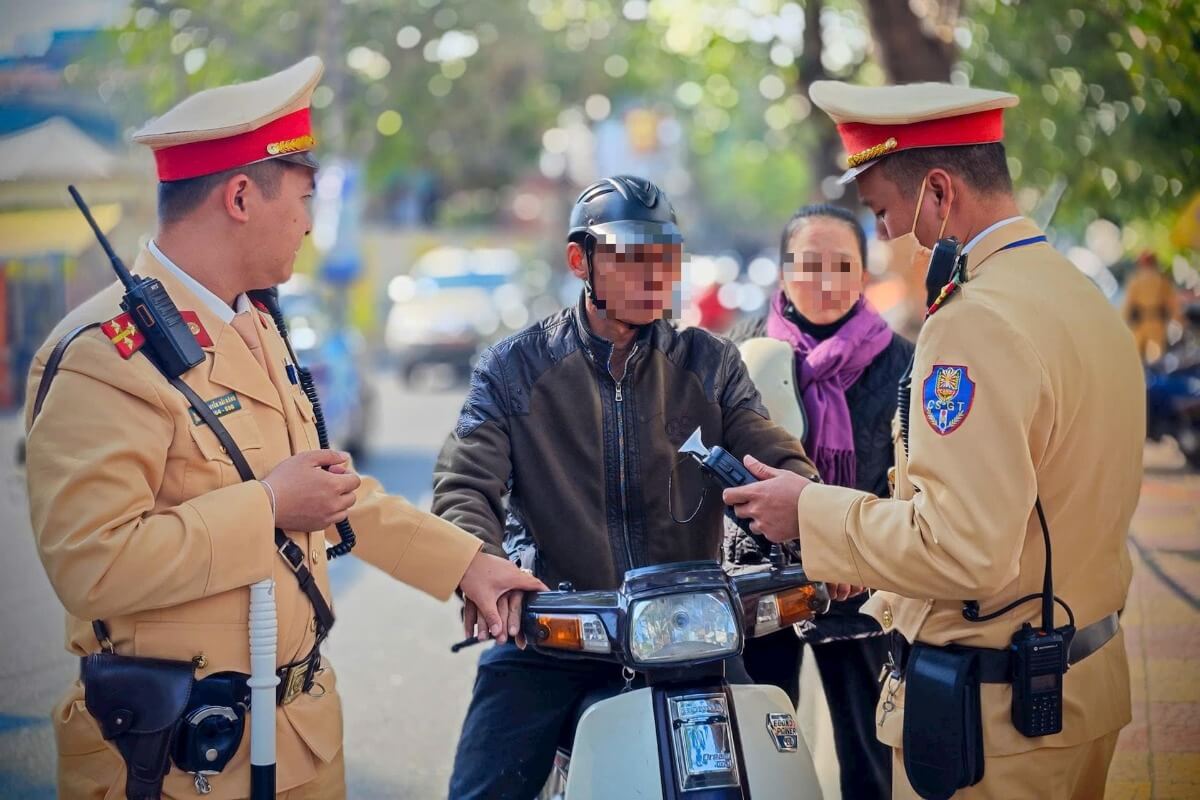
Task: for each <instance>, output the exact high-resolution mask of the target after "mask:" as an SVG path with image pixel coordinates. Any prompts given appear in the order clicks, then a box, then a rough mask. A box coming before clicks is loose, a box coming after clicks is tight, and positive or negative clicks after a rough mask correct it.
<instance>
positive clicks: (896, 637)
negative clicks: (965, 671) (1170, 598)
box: [892, 614, 1121, 683]
mask: <svg viewBox="0 0 1200 800" xmlns="http://www.w3.org/2000/svg"><path fill="white" fill-rule="evenodd" d="M1120 627H1121V618H1120V616H1119V615H1117V614H1109V615H1108V616H1107V617H1105V618H1104V619H1102V620H1100V621H1099V622H1093V623H1092V624H1091V625H1088V626H1086V627H1084V628H1081V629H1079V630H1078V631H1076V632H1075V636H1074V637H1072V639H1071V646H1070V649H1069V650H1068V651H1067V666H1068V667H1069V666H1072V665H1074V664H1078V663H1079V662H1080V661H1083V660H1084V659H1085V658H1087V657H1088V656H1090V655H1091V654H1092V653H1094V652H1096V651H1097V650H1099V649H1100V648H1101V647H1103V646H1104V645H1106V644H1108V642H1109V640H1110V639H1112V638H1113V637H1114V636H1116V635H1117V630H1118V629H1120ZM927 646H932V645H927ZM941 649H945V650H956V651H959V652H970V653H974V654H975V655H976V656H977V657H978V663H979V680H980V682H982V683H1011V682H1012V656H1011V653H1010V651H1009V650H994V649H992V648H989V647H967V646H965V645H957V644H952V645H946V646H945V647H944V648H941ZM911 651H912V645H911V644H909V643H908V640H907V639H905V638H904V636H902V635H901V634H900V633H899V632H898V631H893V632H892V662H893V663H894V664H895V665H896V666H897V667H898V668H899V670H900V672H901V674H903V672H904V669H905V667H906V666H907V665H908V656H909V653H910V652H911Z"/></svg>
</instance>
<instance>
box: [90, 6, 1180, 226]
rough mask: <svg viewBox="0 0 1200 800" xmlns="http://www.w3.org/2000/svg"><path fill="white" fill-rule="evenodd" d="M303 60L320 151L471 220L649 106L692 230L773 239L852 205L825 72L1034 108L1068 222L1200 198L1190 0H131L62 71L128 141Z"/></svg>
mask: <svg viewBox="0 0 1200 800" xmlns="http://www.w3.org/2000/svg"><path fill="white" fill-rule="evenodd" d="M312 52H317V53H320V54H321V55H322V56H323V57H324V58H325V60H326V64H327V74H326V79H325V82H324V84H323V86H322V88H320V89H319V90H318V93H317V95H316V97H315V98H314V104H315V105H316V106H317V108H318V114H319V119H318V125H319V127H320V129H321V131H322V132H323V135H324V136H325V143H324V147H325V148H326V151H327V152H328V151H330V150H332V151H334V152H340V153H343V154H345V155H348V156H350V157H355V158H362V159H365V160H366V162H367V164H368V167H369V169H368V175H369V179H370V184H371V186H372V189H373V190H374V193H375V194H376V195H377V196H380V197H385V198H387V197H390V196H392V194H393V193H395V192H399V191H401V190H402V189H404V188H405V187H407V188H411V187H412V186H414V185H418V184H422V183H424V184H426V185H427V184H434V185H436V186H437V187H438V188H437V191H436V194H437V195H438V196H440V197H442V198H445V199H446V203H445V204H444V205H443V209H444V210H447V209H454V210H455V214H457V215H458V216H460V217H465V218H478V219H487V218H489V217H491V216H494V215H495V214H496V213H497V212H498V210H499V209H500V208H501V206H502V204H503V203H505V202H507V198H508V195H507V194H506V191H507V189H508V187H511V186H513V185H514V184H518V183H520V182H521V181H523V180H530V179H532V178H533V177H536V176H539V165H541V167H542V171H547V170H546V164H547V161H546V158H545V157H546V152H545V151H546V149H547V148H548V146H549V145H550V144H551V143H550V142H547V141H546V140H545V138H544V137H545V136H546V132H547V131H549V130H552V129H567V130H573V131H578V130H580V127H579V126H580V125H581V124H583V123H587V122H589V121H590V122H594V121H597V120H599V119H603V118H605V117H607V116H609V115H612V116H617V117H619V116H620V115H621V114H623V113H624V112H626V111H628V110H629V109H632V108H646V109H653V110H655V111H656V112H657V114H658V115H659V118H673V119H675V120H677V121H678V123H679V125H678V126H677V127H678V129H679V130H681V131H682V136H683V138H682V142H681V144H680V145H679V146H680V147H682V148H683V151H684V165H685V166H686V171H685V173H684V174H683V175H682V176H677V178H676V180H674V182H673V183H671V184H670V185H669V188H671V189H674V190H675V191H676V192H677V193H681V194H686V196H687V203H686V204H687V205H688V208H689V209H691V210H693V213H695V214H697V215H698V216H699V217H700V219H695V220H688V221H687V222H688V227H689V228H692V229H693V230H696V229H700V228H701V227H703V230H705V231H707V232H708V234H709V235H710V236H711V237H712V238H713V239H714V240H716V239H718V238H719V237H724V239H725V240H730V239H737V238H738V237H739V236H741V237H745V238H747V239H762V237H763V236H767V237H769V236H771V235H773V232H774V231H775V229H776V228H777V226H778V224H779V223H780V222H781V220H782V219H783V218H784V217H786V215H787V214H788V213H789V212H790V210H791V209H792V208H793V207H794V206H796V205H798V204H800V203H803V202H806V201H808V200H810V199H813V198H814V197H817V196H820V195H821V194H836V193H837V191H838V189H837V187H836V185H835V184H834V182H833V181H830V180H827V178H828V176H830V175H832V174H835V173H836V172H837V171H838V165H837V164H836V163H834V160H835V159H836V158H837V156H838V154H837V151H838V148H837V146H836V142H835V140H834V139H833V138H832V128H831V126H830V125H829V124H828V121H827V120H825V119H824V117H823V115H822V114H820V112H819V111H814V109H813V108H812V107H811V105H810V104H809V102H808V100H807V99H806V97H805V87H806V86H807V85H808V83H809V82H811V80H813V79H816V78H825V77H829V78H836V79H845V80H853V81H860V82H865V83H884V82H886V81H888V80H893V81H902V80H916V79H934V78H941V79H946V78H949V79H951V80H954V81H956V82H962V83H967V82H970V83H971V84H973V85H978V86H984V87H989V88H997V89H1006V90H1008V91H1012V92H1014V93H1016V94H1018V95H1020V97H1021V106H1020V107H1019V108H1018V109H1017V110H1015V111H1014V112H1010V113H1009V114H1008V117H1007V126H1008V135H1007V144H1008V149H1009V153H1010V156H1011V165H1012V169H1013V173H1014V177H1015V178H1016V179H1017V183H1018V185H1019V186H1020V187H1022V195H1021V201H1022V204H1023V206H1024V207H1025V208H1027V209H1030V210H1032V209H1033V208H1034V207H1035V206H1036V205H1037V204H1038V203H1039V201H1040V200H1041V199H1042V197H1043V195H1044V194H1045V193H1046V192H1048V191H1052V187H1055V184H1056V183H1059V184H1061V183H1063V182H1065V185H1066V189H1065V192H1064V193H1063V195H1062V199H1061V202H1060V204H1059V208H1058V212H1057V216H1056V217H1055V223H1056V225H1057V227H1058V228H1059V229H1060V230H1066V231H1071V232H1074V233H1076V234H1078V233H1080V232H1081V231H1082V229H1083V228H1084V226H1086V224H1087V223H1088V222H1090V221H1091V220H1093V219H1096V218H1097V217H1106V218H1109V219H1113V220H1115V221H1117V222H1119V223H1121V224H1123V225H1127V226H1130V228H1131V229H1132V230H1140V231H1142V232H1143V234H1144V236H1145V238H1146V240H1147V241H1149V242H1150V243H1159V242H1161V241H1164V240H1165V238H1166V237H1165V230H1166V227H1167V226H1169V224H1170V223H1171V221H1172V219H1173V217H1174V215H1176V214H1177V213H1178V211H1179V209H1181V208H1182V207H1183V205H1184V204H1185V203H1186V202H1187V201H1188V200H1189V199H1190V197H1191V196H1192V195H1193V194H1194V193H1195V192H1196V191H1197V190H1200V158H1198V155H1200V153H1198V149H1197V133H1196V132H1197V131H1198V130H1200V3H1196V2H1194V0H909V2H908V3H907V4H905V3H903V2H902V0H803V2H785V1H784V0H650V1H649V2H647V1H646V0H522V2H519V3H518V2H505V3H482V2H478V0H342V1H341V2H338V0H308V1H306V2H296V1H295V0H165V1H163V2H159V1H158V0H136V2H135V3H134V4H133V6H132V7H131V9H130V12H129V17H128V20H127V21H126V22H125V23H124V24H123V25H122V26H120V27H119V28H118V29H116V30H113V31H111V32H110V33H108V34H107V35H106V36H105V37H104V46H103V47H102V48H101V49H100V51H99V52H96V53H94V54H92V55H91V56H89V57H88V58H87V59H86V60H85V61H84V62H82V63H80V64H78V65H74V66H73V67H71V68H69V70H70V71H69V74H68V77H70V78H71V79H72V80H75V81H77V82H92V83H94V84H95V86H96V87H97V89H98V90H99V91H100V92H101V95H102V96H103V97H104V98H105V99H106V100H107V101H108V102H109V103H110V104H111V105H112V107H113V108H114V109H115V110H116V111H117V113H118V114H119V115H120V116H121V117H122V118H123V119H125V120H126V121H128V122H129V123H130V124H131V125H132V124H135V123H136V122H138V121H140V120H141V119H144V118H145V117H146V116H147V115H151V114H155V113H159V112H161V111H163V110H164V109H165V108H167V107H169V106H170V105H171V104H172V103H174V102H175V101H176V100H178V99H179V97H180V96H182V95H184V94H186V93H188V92H192V91H195V90H197V89H200V88H203V87H206V86H212V85H217V84H222V83H227V82H231V81H234V80H239V79H248V78H252V77H257V76H259V75H262V74H265V73H268V72H271V71H274V70H276V69H279V68H282V67H284V66H286V65H288V64H290V63H292V62H294V61H295V60H297V59H298V58H300V57H301V56H303V55H306V54H308V53H312ZM947 72H948V74H947ZM589 98H592V102H591V103H589V102H588V100H589ZM589 116H590V118H591V119H590V120H589V119H588V117H589ZM572 126H574V127H572ZM550 163H554V161H553V159H551V161H550ZM561 172H562V169H561V166H560V167H558V168H554V169H551V170H550V171H549V172H548V174H547V177H549V178H552V179H553V180H554V181H555V182H556V185H558V186H559V187H560V188H563V189H564V190H565V189H566V188H567V185H568V184H569V183H570V177H572V176H571V175H567V176H564V175H562V174H561ZM574 177H576V178H578V177H579V176H578V175H575V176H574ZM540 179H544V178H540ZM1060 188H1061V187H1060ZM847 200H852V198H847ZM375 210H376V211H377V212H380V211H382V209H381V208H378V207H377V208H376V209H375ZM767 241H769V238H768V239H767ZM1130 244H1131V245H1133V244H1137V243H1136V242H1132V241H1131V242H1130Z"/></svg>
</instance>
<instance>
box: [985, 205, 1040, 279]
mask: <svg viewBox="0 0 1200 800" xmlns="http://www.w3.org/2000/svg"><path fill="white" fill-rule="evenodd" d="M1042 235H1044V232H1043V231H1042V229H1041V228H1039V227H1038V226H1037V225H1035V224H1033V222H1032V221H1031V220H1028V219H1021V220H1017V221H1016V222H1011V223H1009V224H1007V225H1003V226H1001V227H999V228H997V229H996V230H994V231H992V232H991V233H989V234H988V235H986V236H984V237H983V238H982V239H980V240H979V241H978V242H976V243H975V246H974V247H973V248H972V249H971V252H970V253H968V254H967V275H968V276H969V277H974V276H975V275H976V274H978V273H979V270H980V268H981V267H983V264H984V262H985V261H987V260H988V259H989V258H991V257H992V256H993V255H995V254H996V253H998V252H1000V251H1001V250H1002V249H1004V248H1005V247H1007V246H1008V245H1010V244H1012V243H1013V242H1019V241H1021V240H1022V239H1029V238H1031V237H1034V236H1042Z"/></svg>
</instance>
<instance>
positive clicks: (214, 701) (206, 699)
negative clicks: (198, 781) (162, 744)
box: [171, 672, 250, 775]
mask: <svg viewBox="0 0 1200 800" xmlns="http://www.w3.org/2000/svg"><path fill="white" fill-rule="evenodd" d="M249 708H250V690H249V689H248V688H247V687H246V676H245V675H242V674H240V673H237V672H218V673H216V674H214V675H209V676H208V677H207V678H204V679H203V680H200V681H197V682H196V687H195V688H194V689H193V690H192V698H191V701H190V702H189V703H188V706H187V710H185V711H184V712H183V721H182V724H180V726H179V733H178V735H177V736H176V737H175V743H174V745H173V746H172V748H171V749H172V753H171V760H172V761H174V762H175V766H177V767H179V768H180V769H181V770H183V771H184V772H188V773H192V774H197V775H216V774H218V773H219V772H221V771H222V770H223V769H225V765H226V764H228V763H229V760H230V759H231V758H233V756H234V755H235V754H236V753H237V749H238V745H240V744H241V742H242V736H243V734H244V733H245V730H246V711H247V710H248V709H249Z"/></svg>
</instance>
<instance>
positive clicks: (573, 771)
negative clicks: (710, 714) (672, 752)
mask: <svg viewBox="0 0 1200 800" xmlns="http://www.w3.org/2000/svg"><path fill="white" fill-rule="evenodd" d="M730 689H731V695H732V697H733V717H734V719H735V720H736V722H737V730H738V747H739V750H740V752H741V764H742V765H743V766H744V768H745V773H746V774H745V775H744V776H743V779H744V782H745V784H746V786H747V787H748V789H749V795H750V797H753V798H754V800H820V799H821V787H820V784H819V783H818V781H817V774H816V770H815V768H814V767H813V762H812V756H811V755H810V753H809V751H808V746H807V745H806V744H805V742H804V739H803V737H801V736H799V734H798V732H797V734H796V736H795V739H794V740H791V739H789V737H788V736H787V734H786V729H787V727H788V726H787V720H789V719H790V720H791V721H792V724H793V726H794V721H795V709H794V708H793V707H792V705H791V703H790V702H789V700H788V697H787V695H786V694H785V693H784V692H783V691H782V690H781V689H779V688H777V687H775V686H741V685H738V686H732V687H730ZM653 692H654V690H653V689H638V690H636V691H630V692H625V693H623V694H620V695H617V696H616V697H613V698H610V699H608V700H603V701H601V702H599V703H596V704H595V705H594V706H592V707H591V708H589V709H588V710H587V711H586V712H584V714H583V716H582V718H581V719H580V721H579V727H578V729H577V730H576V732H575V743H574V747H573V750H572V754H571V766H570V771H569V773H568V776H567V792H566V797H567V800H667V798H666V797H665V796H664V792H663V783H664V780H663V773H664V772H665V773H666V776H667V779H668V780H669V781H671V782H672V783H673V782H674V780H675V775H674V771H673V767H672V766H671V765H670V764H667V765H665V767H662V768H660V764H659V752H660V750H659V742H658V732H657V726H658V724H659V723H658V721H656V720H655V716H654V695H653ZM793 729H794V728H793ZM793 743H794V744H795V748H794V749H793V748H792V746H791V745H792V744H793ZM735 791H736V790H735ZM675 796H680V797H686V796H687V795H675ZM735 796H736V795H735Z"/></svg>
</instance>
